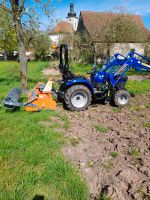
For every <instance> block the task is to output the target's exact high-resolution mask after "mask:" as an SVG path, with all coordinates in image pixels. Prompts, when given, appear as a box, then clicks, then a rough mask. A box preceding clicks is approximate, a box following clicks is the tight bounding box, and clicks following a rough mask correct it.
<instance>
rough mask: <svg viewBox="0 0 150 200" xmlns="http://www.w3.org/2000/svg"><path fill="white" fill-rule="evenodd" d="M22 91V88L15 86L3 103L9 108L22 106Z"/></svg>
mask: <svg viewBox="0 0 150 200" xmlns="http://www.w3.org/2000/svg"><path fill="white" fill-rule="evenodd" d="M21 93H22V91H21V89H20V88H13V89H12V90H10V92H9V93H8V95H7V96H6V97H5V98H4V100H3V105H4V107H6V108H9V109H15V108H18V107H20V106H21V103H20V102H19V98H20V95H21Z"/></svg>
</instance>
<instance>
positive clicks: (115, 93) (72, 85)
mask: <svg viewBox="0 0 150 200" xmlns="http://www.w3.org/2000/svg"><path fill="white" fill-rule="evenodd" d="M63 55H64V56H63ZM131 68H132V69H134V70H135V71H141V72H143V71H144V72H150V59H148V58H145V57H143V56H141V55H140V54H137V53H135V52H129V54H128V55H127V56H126V57H124V56H122V55H121V54H115V55H114V56H113V57H112V58H111V59H110V60H109V61H108V62H107V63H106V64H105V65H104V66H103V67H102V69H101V70H98V69H97V68H96V67H94V68H93V70H92V72H91V76H90V79H87V78H85V77H84V76H76V75H74V74H73V73H72V72H71V71H70V68H69V64H68V46H67V45H65V44H62V45H60V64H59V69H60V72H61V73H62V80H61V81H60V82H59V83H60V88H59V91H57V95H58V98H59V99H61V100H62V101H63V102H64V104H65V106H66V107H67V108H68V109H70V110H74V111H81V110H85V109H87V108H88V107H89V105H90V104H91V101H92V100H94V99H105V100H106V101H112V100H113V101H114V103H115V104H116V105H117V106H120V107H122V106H125V105H127V104H128V103H129V99H130V94H129V92H128V91H127V90H126V88H125V85H126V82H127V80H128V77H127V75H126V74H127V71H128V70H129V69H131Z"/></svg>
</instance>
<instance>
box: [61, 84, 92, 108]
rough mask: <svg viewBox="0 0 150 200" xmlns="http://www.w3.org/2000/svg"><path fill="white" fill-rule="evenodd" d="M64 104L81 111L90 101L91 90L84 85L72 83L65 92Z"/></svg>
mask: <svg viewBox="0 0 150 200" xmlns="http://www.w3.org/2000/svg"><path fill="white" fill-rule="evenodd" d="M64 100H65V105H66V107H67V108H68V109H70V110H72V111H82V110H85V109H87V108H88V107H89V105H90V103H91V92H90V90H89V89H88V88H87V87H86V86H84V85H73V86H72V87H70V88H68V90H67V91H66V93H65V99H64Z"/></svg>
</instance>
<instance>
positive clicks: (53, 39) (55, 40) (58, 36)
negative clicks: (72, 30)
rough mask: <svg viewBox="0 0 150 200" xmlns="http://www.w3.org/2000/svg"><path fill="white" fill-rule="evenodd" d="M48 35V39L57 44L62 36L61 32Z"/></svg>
mask: <svg viewBox="0 0 150 200" xmlns="http://www.w3.org/2000/svg"><path fill="white" fill-rule="evenodd" d="M49 37H50V39H51V40H52V42H53V43H55V44H59V41H60V39H61V38H62V37H63V34H58V35H50V36H49Z"/></svg>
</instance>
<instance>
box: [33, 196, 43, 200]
mask: <svg viewBox="0 0 150 200" xmlns="http://www.w3.org/2000/svg"><path fill="white" fill-rule="evenodd" d="M44 199H45V198H44V196H43V195H35V196H34V197H33V199H32V200H44Z"/></svg>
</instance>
